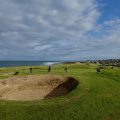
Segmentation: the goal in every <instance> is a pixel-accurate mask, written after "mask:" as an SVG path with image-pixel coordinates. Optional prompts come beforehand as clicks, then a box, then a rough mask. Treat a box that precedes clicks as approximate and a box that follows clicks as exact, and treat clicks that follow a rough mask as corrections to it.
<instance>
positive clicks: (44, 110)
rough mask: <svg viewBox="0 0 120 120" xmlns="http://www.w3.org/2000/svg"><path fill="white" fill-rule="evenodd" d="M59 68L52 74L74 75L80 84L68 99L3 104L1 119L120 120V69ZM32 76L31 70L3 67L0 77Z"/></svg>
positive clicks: (44, 70)
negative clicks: (66, 71) (13, 75)
mask: <svg viewBox="0 0 120 120" xmlns="http://www.w3.org/2000/svg"><path fill="white" fill-rule="evenodd" d="M64 66H66V65H55V66H53V67H52V72H51V73H50V74H60V75H65V76H72V77H74V78H76V79H77V80H78V81H79V85H78V87H77V88H76V89H74V90H73V91H72V92H70V93H69V94H68V95H66V96H62V97H57V98H52V99H47V100H40V101H31V102H30V101H26V102H22V101H19V102H17V101H0V120H119V119H120V69H118V68H114V69H113V70H112V69H111V68H105V69H102V71H101V73H96V69H95V68H96V67H97V65H94V64H90V65H86V64H81V65H74V64H72V65H67V67H68V73H65V72H64ZM16 70H17V71H19V72H20V75H26V74H29V69H28V67H19V68H1V69H0V78H2V79H3V78H6V77H9V76H12V75H11V74H9V73H14V72H15V71H16ZM33 74H47V67H45V66H41V67H40V66H36V67H34V69H33Z"/></svg>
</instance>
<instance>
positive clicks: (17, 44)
mask: <svg viewBox="0 0 120 120" xmlns="http://www.w3.org/2000/svg"><path fill="white" fill-rule="evenodd" d="M119 9H120V0H0V60H41V61H43V60H47V61H49V60H55V61H60V60H64V61H68V60H69V61H70V60H72V61H73V60H74V61H78V60H91V59H92V60H94V59H111V58H112V59H115V58H120V10H119Z"/></svg>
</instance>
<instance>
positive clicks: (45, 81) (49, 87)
mask: <svg viewBox="0 0 120 120" xmlns="http://www.w3.org/2000/svg"><path fill="white" fill-rule="evenodd" d="M71 82H72V83H75V82H73V80H72V81H71V80H70V82H69V78H67V77H63V76H59V75H28V76H15V77H11V78H7V79H3V80H0V100H24V101H27V100H40V99H45V98H50V97H56V96H61V95H65V94H67V93H68V92H69V90H70V89H71V88H72V86H71V85H72V84H71Z"/></svg>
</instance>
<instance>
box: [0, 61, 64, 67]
mask: <svg viewBox="0 0 120 120" xmlns="http://www.w3.org/2000/svg"><path fill="white" fill-rule="evenodd" d="M61 63H62V62H58V61H57V62H56V61H0V67H18V66H41V65H47V66H48V65H53V64H61Z"/></svg>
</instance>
